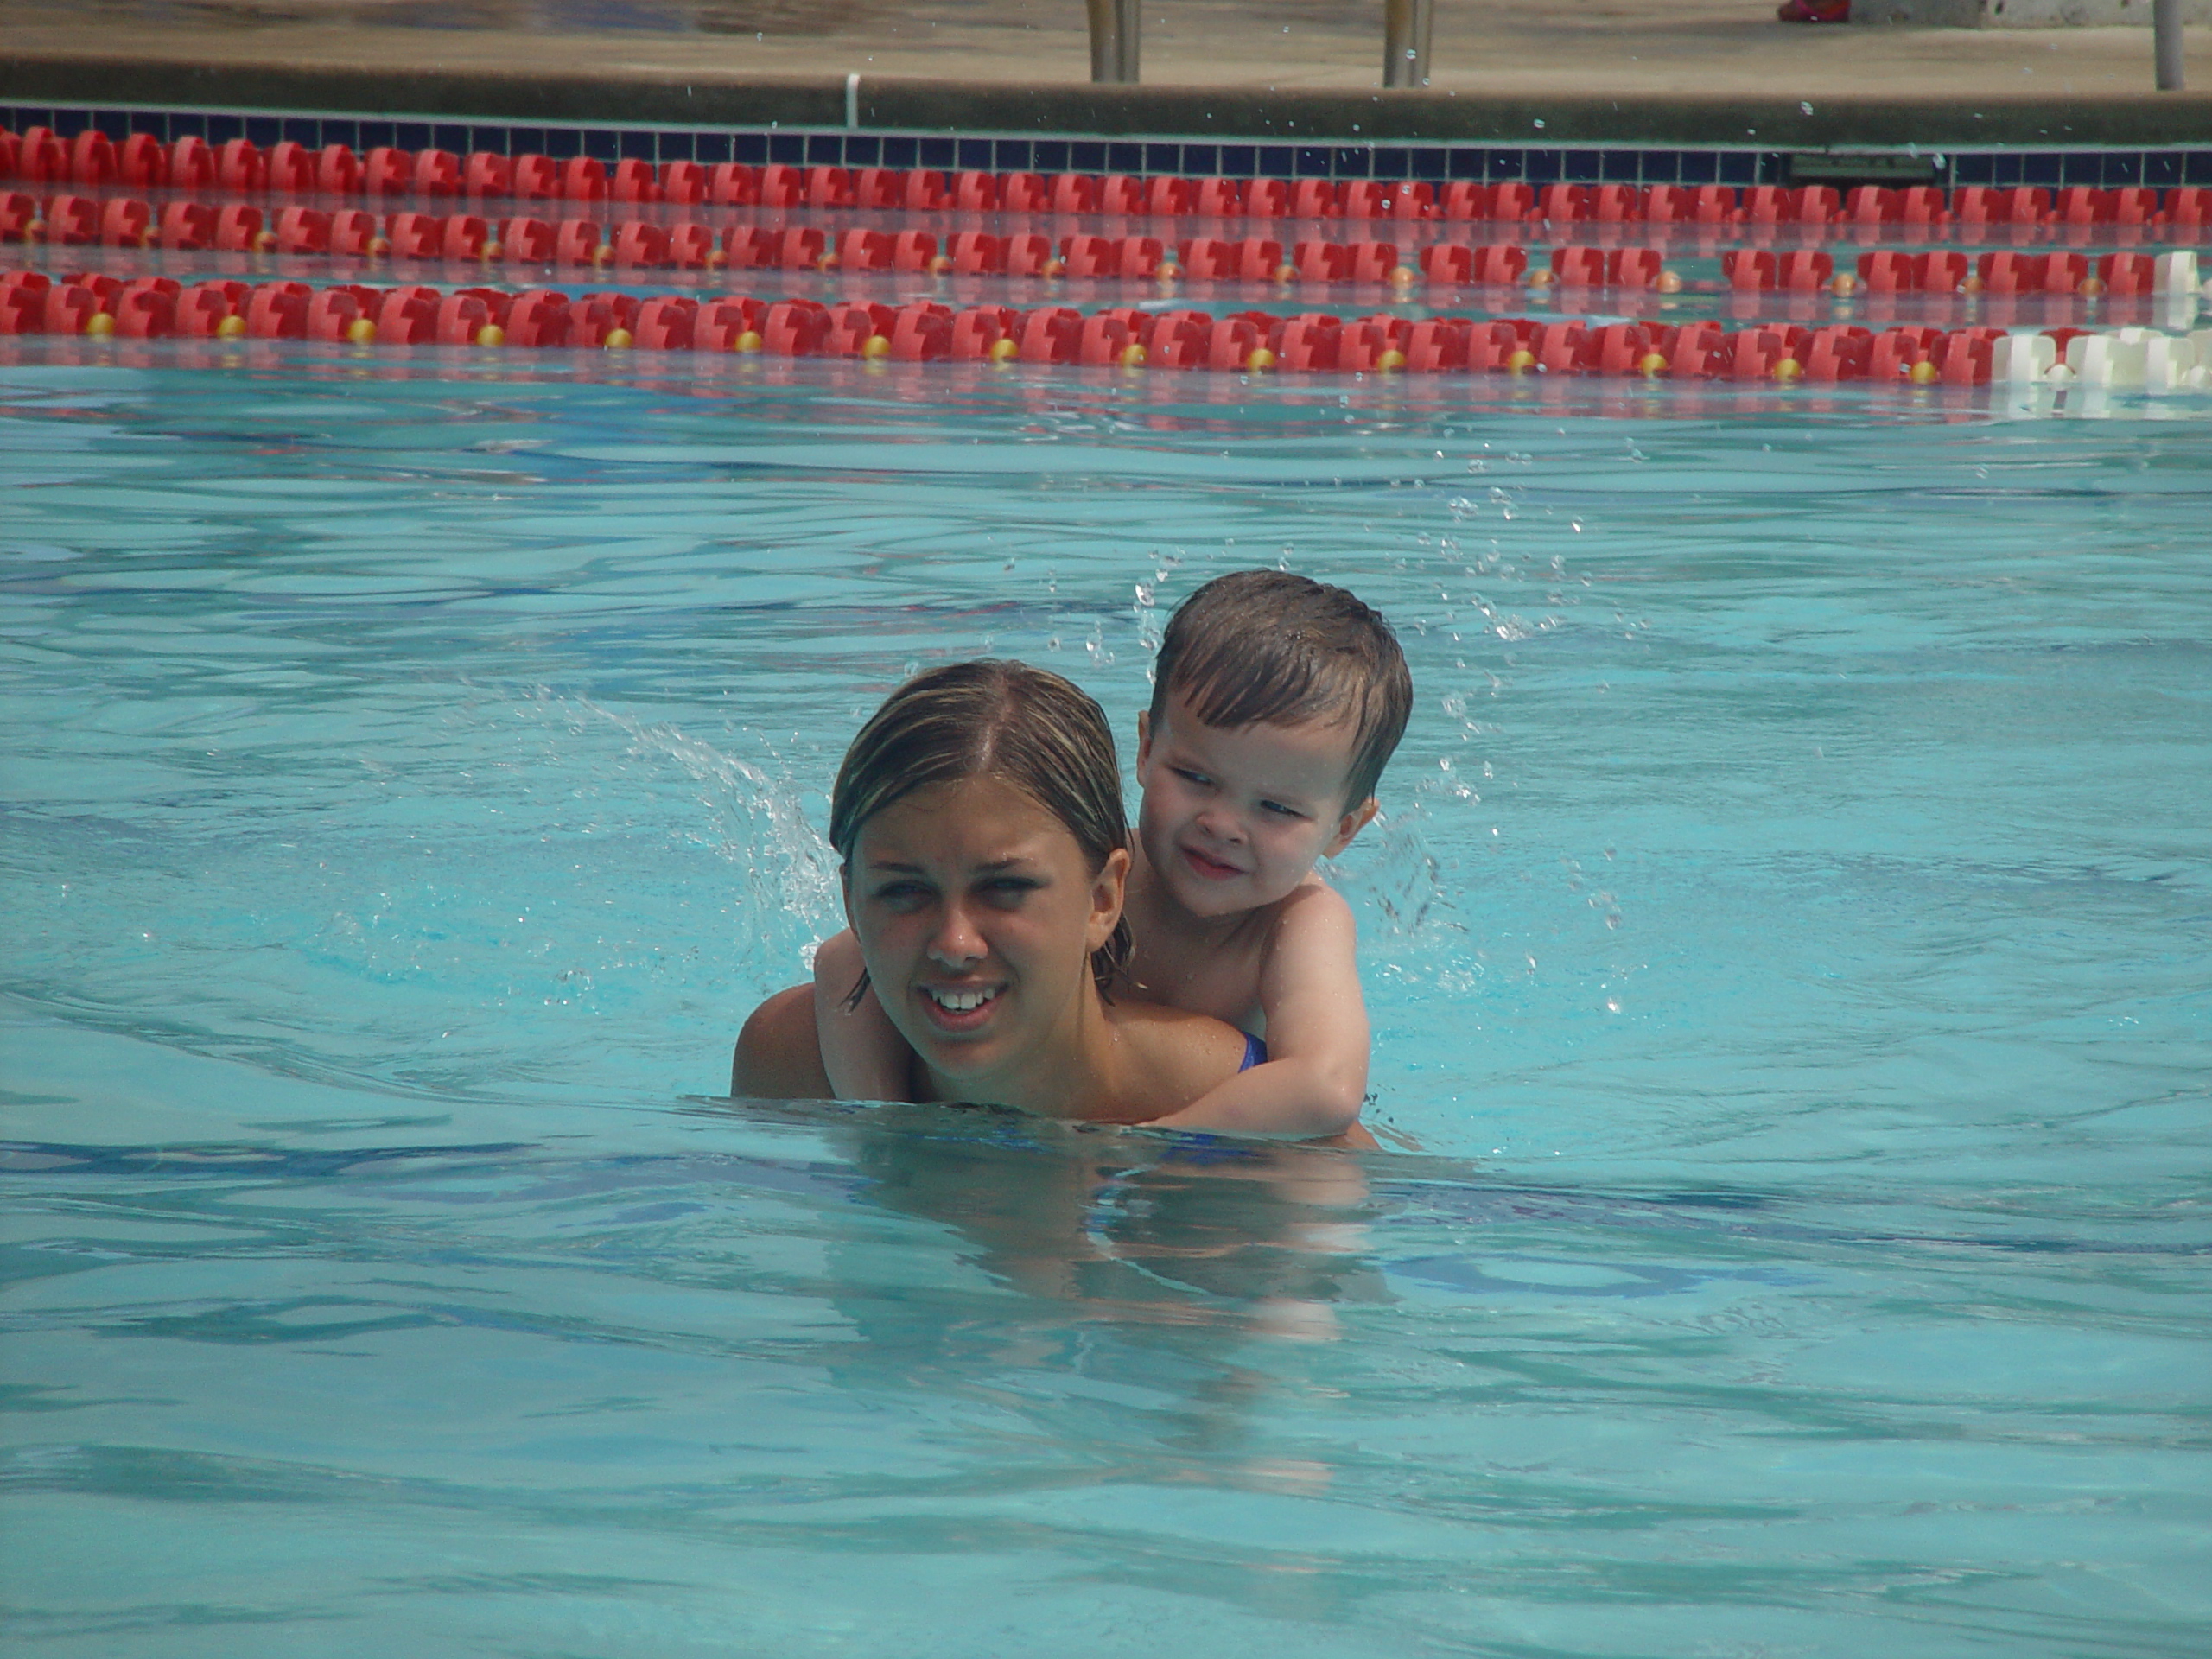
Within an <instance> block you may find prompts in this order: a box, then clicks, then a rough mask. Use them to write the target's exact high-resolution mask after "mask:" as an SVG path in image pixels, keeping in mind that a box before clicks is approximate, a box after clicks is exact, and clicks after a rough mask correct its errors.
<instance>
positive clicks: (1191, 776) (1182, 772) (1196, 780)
mask: <svg viewBox="0 0 2212 1659" xmlns="http://www.w3.org/2000/svg"><path fill="white" fill-rule="evenodd" d="M1168 770H1169V771H1170V772H1173V773H1174V774H1175V775H1176V776H1177V777H1178V778H1180V779H1182V780H1183V781H1184V782H1185V783H1186V784H1198V785H1206V784H1210V783H1211V782H1212V781H1213V779H1211V778H1209V777H1207V776H1206V775H1205V773H1204V772H1193V771H1192V770H1191V769H1190V768H1189V767H1188V766H1170V767H1169V768H1168Z"/></svg>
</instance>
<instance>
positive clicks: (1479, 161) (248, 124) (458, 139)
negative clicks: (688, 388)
mask: <svg viewBox="0 0 2212 1659" xmlns="http://www.w3.org/2000/svg"><path fill="white" fill-rule="evenodd" d="M0 123H4V124H6V125H8V126H10V127H11V128H13V129H14V130H16V131H18V132H20V131H22V130H23V129H25V128H26V127H33V126H44V127H50V128H52V129H53V130H54V131H55V132H56V133H58V134H59V135H60V136H61V137H64V138H70V137H75V135H76V134H78V133H79V132H81V131H83V130H86V129H87V128H97V129H98V130H99V131H102V132H104V133H106V134H107V135H108V136H109V137H111V138H115V139H121V138H124V137H128V136H129V135H130V134H131V133H133V132H148V133H151V134H153V135H154V136H155V137H159V138H162V139H163V140H165V141H166V140H172V139H176V138H181V137H187V136H193V137H200V138H204V139H205V140H207V142H208V143H211V144H220V143H224V142H225V141H226V140H227V139H231V138H238V137H244V138H250V139H251V140H252V141H253V142H254V143H257V144H263V145H267V144H270V143H276V142H277V141H278V140H280V139H287V140H289V141H291V142H292V143H301V144H306V145H308V146H309V147H310V148H320V147H321V146H322V145H325V144H346V145H348V146H350V147H351V148H353V149H356V150H365V149H372V148H374V147H376V146H377V145H379V144H392V145H397V146H398V147H400V148H403V149H425V148H429V147H433V146H435V147H436V148H438V149H450V150H454V151H467V150H471V149H489V150H497V151H502V152H505V153H507V154H510V155H517V154H522V153H524V152H530V151H536V152H538V153H540V154H543V155H547V156H553V157H555V158H556V160H565V159H567V158H568V157H569V156H596V157H598V158H599V159H600V160H601V161H603V162H609V163H611V162H614V161H616V160H618V159H620V158H622V157H626V156H634V157H637V158H639V159H642V160H646V161H655V162H669V161H698V162H706V163H709V164H711V163H714V162H724V161H737V162H748V163H751V164H753V165H756V166H757V165H759V164H760V163H761V162H767V161H779V162H791V163H793V164H811V165H817V166H843V167H879V166H880V167H899V168H904V167H931V168H941V169H944V170H947V171H950V170H952V169H955V168H977V169H987V170H990V171H994V172H1001V173H1013V172H1036V173H1060V172H1079V173H1133V174H1179V175H1184V176H1186V177H1211V176H1214V175H1227V176H1229V177H1230V178H1251V177H1255V176H1256V177H1274V178H1324V179H1355V178H1357V179H1366V178H1373V179H1386V180H1393V179H1422V180H1428V181H1436V182H1442V181H1446V180H1451V179H1469V180H1478V181H1497V180H1506V179H1517V180H1526V181H1529V182H1530V183H1535V184H1548V183H1552V182H1554V181H1562V180H1563V181H1573V182H1578V183H1596V182H1600V181H1602V182H1607V183H1616V184H1683V185H1699V184H1709V183H1725V184H1732V185H1745V184H1759V183H1781V182H1784V181H1787V180H1788V178H1789V167H1790V156H1789V153H1788V152H1786V151H1781V150H1761V149H1697V148H1670V147H1666V146H1652V147H1647V148H1643V149H1624V148H1621V147H1620V146H1618V145H1603V146H1600V145H1583V146H1574V147H1567V146H1559V147H1544V148H1529V149H1522V148H1517V147H1511V146H1506V147H1500V146H1496V145H1491V144H1436V145H1407V144H1401V143H1376V144H1360V143H1331V144H1306V145H1298V144H1287V143H1219V142H1217V141H1211V140H1209V141H1206V142H1203V143H1201V142H1196V141H1193V142H1191V143H1184V142H1182V141H1180V140H1177V139H1166V138H1161V139H1109V138H1096V139H1085V138H1066V137H1052V138H1032V137H1019V136H991V137H983V136H976V137H944V136H942V135H928V134H918V133H897V132H874V131H871V132H860V131H844V130H807V131H798V130H790V129H785V130H757V129H756V130H735V131H730V130H706V129H699V128H677V127H658V128H657V127H620V128H617V127H601V126H582V125H572V126H543V125H522V124H508V123H504V122H476V123H467V124H462V123H456V122H453V121H449V120H448V121H404V120H397V121H395V120H374V119H365V118H359V117H354V116H346V115H327V116H324V115H316V114H314V113H312V112H294V113H290V114H283V113H277V114H263V113H261V112H258V111H224V110H165V109H155V108H146V109H132V108H112V109H98V110H88V109H76V108H60V109H57V108H53V107H50V106H47V105H12V106H10V105H0ZM1942 181H1943V182H1946V183H1948V184H1954V185H1967V184H1987V185H1995V186H1999V187H2005V186H2011V185H2018V184H2027V185H2033V186H2038V187H2042V188H2055V187H2056V186H2059V185H2088V186H2093V187H2101V188H2115V187H2119V186H2124V185H2136V184H2142V185H2149V186H2152V187H2159V188H2164V187H2171V186H2174V185H2180V184H2212V149H2202V148H2198V149H2182V148H2166V149H2091V148H2079V149H2067V148H2065V147H2063V146H2052V147H2050V148H2048V149H2023V148H2013V149H1983V150H1974V151H1967V152H1964V153H1961V154H1957V155H1954V156H1949V157H1948V164H1947V165H1946V166H1945V168H1944V170H1943V176H1942Z"/></svg>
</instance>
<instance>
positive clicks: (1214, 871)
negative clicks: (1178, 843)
mask: <svg viewBox="0 0 2212 1659" xmlns="http://www.w3.org/2000/svg"><path fill="white" fill-rule="evenodd" d="M1180 850H1181V852H1182V855H1183V861H1184V862H1185V863H1186V864H1188V865H1189V866H1190V867H1191V868H1192V869H1193V870H1195V871H1197V872H1198V874H1200V875H1202V876H1204V877H1205V879H1206V880H1209V881H1229V880H1234V879H1235V878H1236V877H1237V876H1240V875H1242V874H1244V872H1243V871H1242V870H1240V869H1238V868H1236V866H1235V865H1234V864H1224V863H1223V862H1222V861H1220V860H1219V859H1217V858H1215V857H1212V856H1211V855H1209V854H1205V853H1202V852H1200V851H1199V850H1198V849H1197V848H1195V847H1185V848H1183V849H1180Z"/></svg>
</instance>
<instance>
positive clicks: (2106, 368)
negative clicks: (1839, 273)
mask: <svg viewBox="0 0 2212 1659" xmlns="http://www.w3.org/2000/svg"><path fill="white" fill-rule="evenodd" d="M0 334H60V335H73V336H84V337H92V338H114V337H119V338H124V339H134V340H152V339H158V338H162V337H163V336H166V335H179V336H184V337H198V338H207V339H219V340H321V341H326V342H333V343H337V342H346V343H351V344H353V345H356V346H372V345H373V346H428V345H437V346H473V347H478V348H491V347H499V346H512V347H519V348H524V349H530V350H551V349H561V348H567V349H572V350H573V349H594V348H607V349H625V348H629V349H638V350H645V351H652V352H664V353H709V354H713V353H755V352H764V353H769V354H772V355H776V356H783V357H815V356H824V357H852V358H860V359H889V360H892V361H897V362H916V363H929V362H937V361H940V360H949V361H956V362H995V363H1011V362H1021V363H1027V364H1042V365H1090V366H1104V367H1111V366H1120V367H1125V368H1134V367H1137V366H1139V365H1145V366H1150V367H1154V368H1168V369H1188V370H1211V371H1216V372H1257V371H1262V370H1267V369H1283V370H1289V371H1294V372H1319V373H1340V374H1367V373H1391V372H1407V373H1414V374H1450V373H1460V374H1488V373H1519V374H1549V375H1602V376H1611V377H1616V378H1618V377H1624V376H1641V377H1644V378H1670V379H1677V380H1689V379H1711V380H1726V381H1737V382H1746V383H1753V382H1784V383H1787V382H1792V381H1800V380H1802V381H1808V382H1814V383H1818V384H1830V385H1832V384H1837V383H1841V382H1846V381H1858V380H1864V381H1867V382H1870V383H1872V384H1876V385H1881V384H1887V383H1897V384H1906V385H1938V384H1940V385H1967V386H1971V385H1986V384H1988V383H1989V382H1991V381H1992V380H1993V378H2002V379H2005V380H2008V381H2018V380H2024V379H2031V378H2037V377H2038V376H2044V375H2048V374H2049V373H2050V372H2052V371H2053V365H2061V364H2063V365H2067V372H2069V373H2072V372H2074V371H2073V367H2072V365H2074V364H2075V361H2076V359H2077V358H2078V359H2080V361H2081V362H2082V364H2083V365H2085V372H2096V373H2101V374H2104V375H2105V376H2106V377H2107V381H2106V383H2107V384H2151V383H2152V382H2151V381H2149V380H2144V379H2140V378H2139V379H2138V380H2115V379H2113V378H2112V377H2113V375H2114V374H2115V373H2117V372H2120V370H2119V369H2116V368H2115V367H2114V365H2121V367H2122V368H2124V367H2125V365H2127V364H2131V363H2137V359H2141V362H2140V363H2137V366H2136V369H2135V370H2132V371H2127V372H2136V373H2139V375H2147V374H2152V373H2155V374H2156V375H2158V376H2163V377H2164V378H2163V379H2159V380H2158V381H2157V384H2160V385H2181V384H2183V378H2182V377H2185V376H2193V377H2194V378H2188V379H2187V380H2186V384H2188V385H2198V384H2200V383H2201V382H2202V380H2203V379H2204V378H2205V377H2206V375H2207V374H2208V373H2212V363H2208V364H2202V365H2200V364H2199V363H2198V361H2197V358H2198V356H2199V354H2200V353H2203V354H2205V355H2212V347H2208V346H2206V345H2205V344H2204V342H2202V341H2200V340H2196V338H2194V337H2191V338H2188V339H2183V338H2177V337H2169V336H2164V335H2155V336H2154V335H2153V334H2152V332H2151V331H2146V330H2141V329H2121V330H2117V331H2107V332H2104V333H2094V332H2093V331H2088V330H2082V329H2075V328H2055V329H2050V330H2047V331H2044V332H2043V333H2042V334H2007V333H2006V331H2005V330H2003V329H1999V328H1993V327H1973V328H1958V329H1942V328H1936V327H1893V328H1887V329H1883V330H1881V331H1879V332H1876V331H1873V330H1871V329H1868V328H1865V327H1857V326H1854V325H1849V324H1837V325H1831V326H1828V327H1805V326H1800V325H1796V324H1767V325H1762V326H1758V327H1748V328H1741V329H1737V330H1734V331H1729V330H1726V329H1724V328H1723V327H1721V326H1720V325H1719V323H1717V322H1712V321H1694V322H1687V323H1683V324H1681V325H1679V326H1675V325H1669V324H1665V323H1660V322H1621V323H1608V324H1602V325H1598V326H1592V325H1591V324H1588V323H1585V322H1580V321H1571V320H1564V319H1559V318H1503V319H1497V320H1492V321H1479V320H1476V319H1471V318H1466V317H1429V318H1423V319H1418V320H1416V319H1411V318H1407V317H1402V316H1397V315H1390V314H1388V313H1378V314H1376V315H1370V316H1365V317H1353V318H1351V319H1349V320H1347V319H1345V318H1342V317H1338V316H1336V315H1330V314H1326V313H1322V312H1301V313H1299V314H1296V315H1289V316H1281V315H1274V314H1271V313H1268V312H1263V311H1242V312H1237V313H1236V314H1234V315H1229V316H1216V315H1211V314H1209V313H1206V312H1203V311H1198V310H1190V309H1179V310H1169V311H1165V312H1147V311H1144V310H1141V309H1138V308H1134V307H1111V308H1106V309H1103V310H1100V311H1096V312H1092V313H1090V315H1084V314H1083V313H1081V312H1078V311H1077V310H1075V309H1074V308H1071V307H1067V306H1046V307H1041V308H1037V309H1033V310H1029V311H1022V310H1020V309H1017V308H1014V307H1010V306H997V305H982V306H970V307H967V308H963V309H958V310H956V309H954V308H951V307H950V306H946V305H942V304H938V303H937V302H931V301H923V302H914V303H911V304H907V305H902V306H895V307H894V306H889V305H885V304H881V303H875V302H870V303H859V304H846V305H838V306H827V305H823V304H821V303H819V302H815V301H812V300H804V299H787V300H779V301H773V302H764V301H761V300H758V299H753V298H749V297H745V296H714V297H709V298H706V299H697V298H694V297H693V296H689V295H660V296H652V297H650V298H645V299H639V298H638V297H637V296H632V295H626V294H619V293H611V292H600V293H587V294H583V295H580V296H575V297H574V298H571V297H570V296H568V295H566V294H564V293H562V292H560V291H558V290H555V289H525V290H523V291H520V292H512V291H508V290H505V289H493V288H485V287H467V288H461V289H452V290H441V289H435V288H432V287H429V286H428V285H425V284H420V283H410V284H402V285H399V286H396V287H392V288H386V289H378V288H374V287H369V286H364V285H362V284H359V283H334V284H330V285H327V286H324V287H321V288H316V287H314V286H311V285H310V284H308V283H300V282H287V281H278V282H264V283H257V284H248V283H243V282H238V281H235V280H214V281H207V282H200V283H191V284H181V283H178V282H177V281H176V280H175V279H174V278H171V277H141V278H138V279H137V280H135V281H131V282H124V281H122V280H120V279H118V278H116V277H108V276H105V275H99V274H94V273H80V274H78V275H74V276H71V277H65V278H63V279H62V280H61V281H60V282H55V281H53V280H52V279H51V278H49V277H47V276H46V275H45V274H44V273H42V272H38V271H26V270H16V271H10V272H7V273H5V274H4V275H0ZM2076 340H2089V341H2092V342H2094V344H2095V349H2094V350H2085V351H2083V352H2081V353H2077V352H2076V351H2075V349H2074V345H2075V341H2076ZM2131 354H2132V355H2131ZM2153 359H2155V360H2156V363H2157V364H2158V365H2161V366H2158V367H2157V368H2156V369H2155V371H2153V370H2152V369H2149V368H2145V366H2144V365H2149V364H2151V363H2152V360H2153ZM2184 359H2186V360H2184Z"/></svg>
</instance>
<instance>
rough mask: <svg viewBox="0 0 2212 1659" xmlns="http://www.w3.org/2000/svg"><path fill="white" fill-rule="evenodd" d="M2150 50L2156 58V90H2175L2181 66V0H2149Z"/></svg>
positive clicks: (2179, 85)
mask: <svg viewBox="0 0 2212 1659" xmlns="http://www.w3.org/2000/svg"><path fill="white" fill-rule="evenodd" d="M2151 38H2152V52H2153V54H2155V55H2156V58H2157V61H2158V90H2159V91H2160V92H2184V91H2186V90H2187V88H2186V87H2184V86H2183V85H2182V67H2181V0H2151Z"/></svg>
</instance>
